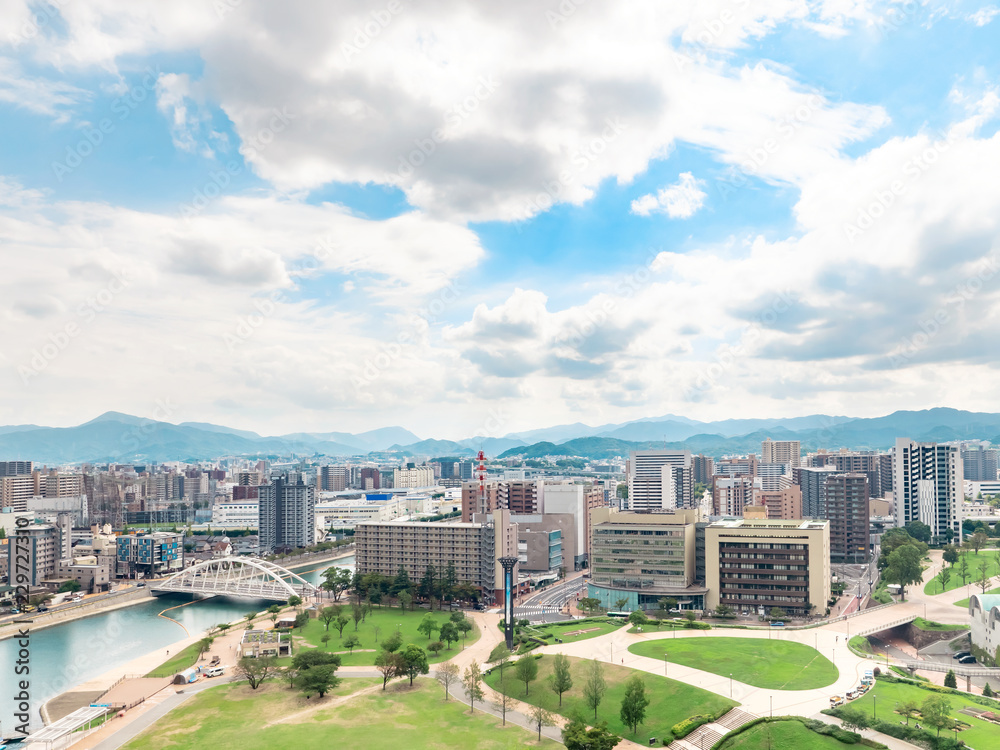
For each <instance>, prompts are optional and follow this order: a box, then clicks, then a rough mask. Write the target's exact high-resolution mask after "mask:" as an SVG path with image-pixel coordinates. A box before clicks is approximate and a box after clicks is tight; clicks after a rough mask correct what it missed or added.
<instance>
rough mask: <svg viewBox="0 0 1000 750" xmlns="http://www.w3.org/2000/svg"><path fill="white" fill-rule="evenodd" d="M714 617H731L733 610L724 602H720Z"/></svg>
mask: <svg viewBox="0 0 1000 750" xmlns="http://www.w3.org/2000/svg"><path fill="white" fill-rule="evenodd" d="M715 616H716V617H732V616H733V608H732V607H730V606H729V605H728V604H726V603H725V602H722V603H720V604H719V606H717V607H716V608H715Z"/></svg>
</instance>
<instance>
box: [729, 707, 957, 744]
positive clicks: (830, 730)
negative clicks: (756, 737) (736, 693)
mask: <svg viewBox="0 0 1000 750" xmlns="http://www.w3.org/2000/svg"><path fill="white" fill-rule="evenodd" d="M823 713H830V710H829V709H824V710H823ZM772 721H773V722H777V721H797V722H799V723H800V724H802V726H804V727H805V728H806V729H809V730H810V731H813V732H816V734H822V735H826V736H828V737H833V738H834V739H835V740H839V741H840V742H843V743H844V744H846V745H857V744H861V745H866V746H867V747H873V748H878V749H879V750H888V748H887V747H886V746H885V745H883V744H881V743H879V742H875V741H874V740H869V739H868V738H866V737H862V736H861V735H860V734H858V733H856V732H849V731H848V730H846V729H844V728H842V727H838V726H835V725H833V724H827V723H825V722H822V721H819V720H818V719H807V718H805V717H803V716H775V717H774V718H770V717H767V716H761V717H758V718H756V719H754V720H753V721H748V722H747V723H746V724H744V725H743V726H741V727H739V728H738V729H734V730H733V731H732V732H729V733H728V734H726V735H724V736H723V737H722V738H721V739H719V741H718V742H716V743H715V744H714V745H712V750H720V748H722V747H724V746H725V744H726V743H727V742H728V741H729V740H731V739H732V738H734V737H738V736H739V735H741V734H743V733H744V732H746V731H747V730H748V729H750V728H751V727H755V726H757V725H758V724H762V723H765V722H772ZM940 750H946V749H945V748H940ZM947 750H950V748H949V749H947Z"/></svg>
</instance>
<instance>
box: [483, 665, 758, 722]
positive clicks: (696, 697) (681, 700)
mask: <svg viewBox="0 0 1000 750" xmlns="http://www.w3.org/2000/svg"><path fill="white" fill-rule="evenodd" d="M528 658H532V657H531V655H529V656H528ZM569 661H570V672H571V674H572V676H573V687H572V688H570V689H569V691H567V692H566V693H563V700H562V708H560V707H559V697H558V696H557V695H556V694H555V693H554V692H552V690H551V688H550V687H549V683H548V679H547V678H548V676H549V675H550V674H552V666H553V663H554V658H553V656H552V655H545V656H543V657H542V658H541V659H539V660H538V679H536V680H535V681H534V682H532V683H531V684H530V685H529V688H528V695H527V697H525V695H524V683H523V682H517V681H516V680H515V679H514V669H513V667H510V666H508V667H506V668H505V669H504V682H506V683H507V688H506V690H505V691H504V692H506V693H507V694H508V695H513V696H514V697H515V698H517V699H518V700H521V701H525V702H527V703H531V704H532V705H541V706H543V707H544V708H546V709H548V710H549V711H552V712H553V713H559V714H562V715H563V716H567V717H569V716H573V714H575V713H579V714H580V715H581V716H583V717H584V718H585V719H587V721H588V722H589V721H593V718H594V712H593V711H592V710H591V709H590V708H588V706H587V703H586V701H585V700H584V697H583V684H584V675H585V672H584V669H585V667H586V665H587V660H586V659H577V658H573V657H570V658H569ZM603 666H604V679H605V680H606V681H607V687H608V690H607V693H606V694H605V696H604V700H603V701H602V702H601V705H600V706H599V707H598V709H597V718H598V720H604V721H607V722H608V728H609V729H610V730H611V731H612V732H615V733H616V734H620V735H622V736H623V737H632V733H631V732H629V731H628V730H627V729H626V727H625V726H624V725H623V724H622V720H621V717H620V716H619V710H620V709H621V703H622V698H623V697H624V695H625V681H626V680H627V679H628V678H629V677H631V676H632V675H634V674H637V675H639V676H640V677H642V679H643V682H645V683H646V696H647V697H648V698H649V699H650V703H649V706H648V707H647V708H646V721H645V723H643V724H641V725H640V726H639V734H638V736H640V737H665V736H667V733H668V732H669V731H670V727H672V726H673V725H674V724H676V723H677V722H679V721H682V720H684V719H686V718H688V717H689V716H694V715H695V714H707V713H713V712H716V711H724V710H729V709H730V708H732V707H734V706H737V705H739V704H738V703H737V702H736V701H731V700H729V699H728V698H723V697H721V696H718V695H716V694H715V693H710V692H708V691H707V690H702V689H700V688H695V687H689V686H688V685H686V684H684V683H683V682H677V681H676V680H668V679H667V678H665V677H660V676H659V675H652V674H647V673H645V672H636V671H635V670H632V669H628V668H627V667H620V666H615V665H614V664H604V665H603ZM486 683H487V684H488V685H489V686H490V687H491V688H493V689H494V690H499V688H500V670H498V669H493V670H492V671H491V673H490V674H489V675H487V676H486Z"/></svg>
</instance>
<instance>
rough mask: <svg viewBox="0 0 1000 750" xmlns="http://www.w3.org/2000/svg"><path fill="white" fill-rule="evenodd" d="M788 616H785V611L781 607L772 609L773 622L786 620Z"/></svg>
mask: <svg viewBox="0 0 1000 750" xmlns="http://www.w3.org/2000/svg"><path fill="white" fill-rule="evenodd" d="M787 616H788V615H786V614H785V610H783V609H782V608H781V607H771V619H772V620H784V619H785V618H786V617H787Z"/></svg>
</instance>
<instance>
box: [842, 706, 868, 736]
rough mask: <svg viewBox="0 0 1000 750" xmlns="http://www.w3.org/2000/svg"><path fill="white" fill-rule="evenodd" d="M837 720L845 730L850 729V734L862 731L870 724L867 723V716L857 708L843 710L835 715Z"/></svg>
mask: <svg viewBox="0 0 1000 750" xmlns="http://www.w3.org/2000/svg"><path fill="white" fill-rule="evenodd" d="M837 718H839V719H840V721H841V723H843V725H844V727H845V728H847V729H850V730H851V731H852V732H854V731H857V730H859V729H864V728H865V727H867V726H868V725H869V723H870V722H869V721H868V714H866V713H865V712H864V711H862V710H861V709H859V708H845V709H844V710H843V711H841V712H840V713H839V714H837Z"/></svg>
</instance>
